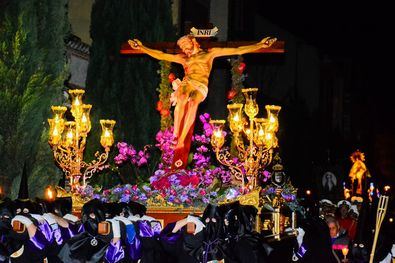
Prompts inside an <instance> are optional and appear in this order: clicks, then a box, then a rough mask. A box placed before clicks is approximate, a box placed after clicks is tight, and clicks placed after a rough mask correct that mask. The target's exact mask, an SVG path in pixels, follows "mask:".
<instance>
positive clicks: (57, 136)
mask: <svg viewBox="0 0 395 263" xmlns="http://www.w3.org/2000/svg"><path fill="white" fill-rule="evenodd" d="M48 124H49V140H48V142H49V144H50V145H58V144H59V142H60V140H61V139H62V132H63V129H64V125H56V124H55V120H54V119H48Z"/></svg>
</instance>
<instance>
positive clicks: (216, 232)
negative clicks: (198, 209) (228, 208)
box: [184, 204, 225, 263]
mask: <svg viewBox="0 0 395 263" xmlns="http://www.w3.org/2000/svg"><path fill="white" fill-rule="evenodd" d="M202 222H203V223H204V224H205V228H203V230H202V231H200V232H199V233H197V234H196V235H185V236H184V249H185V251H187V253H188V254H189V255H191V256H192V257H194V258H195V259H196V260H198V261H199V262H203V263H206V262H209V261H211V260H222V259H224V258H225V251H224V242H225V241H224V239H223V219H222V217H221V213H220V208H219V207H218V206H216V205H211V204H209V205H207V207H206V209H205V210H204V212H203V216H202Z"/></svg>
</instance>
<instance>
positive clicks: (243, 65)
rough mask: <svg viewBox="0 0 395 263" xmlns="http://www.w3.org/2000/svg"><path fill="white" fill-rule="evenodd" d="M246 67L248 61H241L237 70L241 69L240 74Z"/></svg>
mask: <svg viewBox="0 0 395 263" xmlns="http://www.w3.org/2000/svg"><path fill="white" fill-rule="evenodd" d="M245 68H246V63H244V62H240V64H239V66H238V67H237V70H238V71H239V73H240V74H242V73H243V72H244V70H245Z"/></svg>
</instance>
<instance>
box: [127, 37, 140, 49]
mask: <svg viewBox="0 0 395 263" xmlns="http://www.w3.org/2000/svg"><path fill="white" fill-rule="evenodd" d="M128 43H129V45H130V47H131V48H132V49H140V48H141V46H142V45H143V44H142V43H141V41H140V40H138V39H133V40H130V39H129V40H128Z"/></svg>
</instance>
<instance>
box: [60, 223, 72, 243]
mask: <svg viewBox="0 0 395 263" xmlns="http://www.w3.org/2000/svg"><path fill="white" fill-rule="evenodd" d="M59 229H60V233H61V235H62V238H63V240H64V242H66V241H67V240H69V239H70V238H72V237H73V236H74V235H73V232H72V231H71V230H70V228H68V227H61V226H59Z"/></svg>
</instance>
